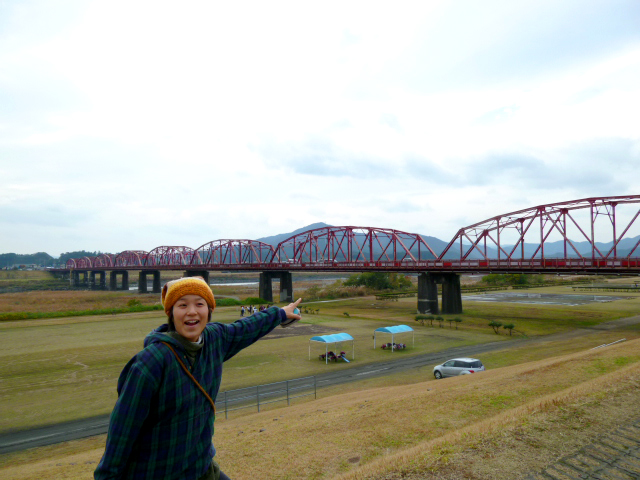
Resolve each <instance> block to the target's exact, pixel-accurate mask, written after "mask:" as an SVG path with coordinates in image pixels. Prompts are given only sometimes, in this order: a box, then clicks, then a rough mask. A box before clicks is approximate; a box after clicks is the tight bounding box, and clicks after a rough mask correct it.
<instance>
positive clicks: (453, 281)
mask: <svg viewBox="0 0 640 480" xmlns="http://www.w3.org/2000/svg"><path fill="white" fill-rule="evenodd" d="M442 277H443V282H442V313H450V314H456V313H462V290H461V289H460V275H458V274H457V273H445V274H443V275H442Z"/></svg>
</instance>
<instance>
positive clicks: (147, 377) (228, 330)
mask: <svg viewBox="0 0 640 480" xmlns="http://www.w3.org/2000/svg"><path fill="white" fill-rule="evenodd" d="M284 319H286V314H285V312H284V310H281V309H279V308H278V307H271V308H269V309H267V310H265V311H263V312H260V313H256V314H254V315H252V316H250V317H246V318H243V319H241V320H237V321H236V322H234V323H231V324H222V323H209V324H207V326H206V328H205V330H204V331H203V333H202V335H203V340H204V346H203V348H202V350H201V351H200V355H199V357H198V359H197V360H196V362H195V364H194V365H193V367H192V369H191V374H192V375H193V376H194V377H195V378H196V380H198V382H199V383H200V385H202V387H203V388H204V389H205V390H206V391H207V393H209V395H210V396H211V398H213V399H214V400H215V398H216V395H217V394H218V390H219V389H220V380H221V376H222V364H223V362H225V361H226V360H228V359H230V358H231V357H233V356H234V355H235V354H236V353H238V352H239V351H240V350H242V349H243V348H245V347H248V346H249V345H251V344H252V343H254V342H255V341H256V340H258V339H259V338H261V337H263V336H264V335H266V334H267V333H269V332H270V331H271V330H273V329H274V328H275V327H277V326H278V325H279V324H280V323H281V322H282V321H283V320H284ZM166 330H167V326H166V325H163V326H161V327H160V328H158V329H156V330H154V331H153V332H152V333H150V334H149V335H148V336H147V337H146V338H145V340H144V345H145V348H144V350H142V351H141V352H140V353H138V355H136V356H135V357H134V358H132V359H131V360H130V361H129V363H127V365H126V366H125V368H124V370H123V371H122V373H121V374H120V378H119V380H118V401H117V402H116V405H115V407H114V409H113V412H112V414H111V420H110V422H109V433H108V436H107V445H106V448H105V453H104V455H103V457H102V460H101V461H100V464H99V465H98V467H97V469H96V471H95V473H94V478H95V479H96V480H106V479H164V480H169V479H180V480H191V479H193V480H196V479H198V478H199V477H201V476H202V475H204V474H205V472H206V471H207V469H208V468H209V465H210V463H211V459H212V458H213V456H214V455H215V448H214V446H213V443H212V437H213V432H214V427H213V423H214V420H215V416H214V414H213V409H212V408H211V404H210V403H209V402H208V401H207V399H206V397H205V396H204V395H203V394H202V392H201V391H200V390H198V388H197V387H196V385H195V384H194V383H193V381H192V380H191V379H190V378H189V377H188V376H187V375H186V373H185V372H184V371H183V370H182V367H181V366H180V364H179V363H178V361H177V360H176V358H175V357H174V355H173V353H171V351H170V350H169V348H167V346H166V345H162V344H161V343H160V342H169V343H171V345H172V346H174V348H175V350H176V352H177V353H178V355H181V356H182V357H183V359H184V363H185V365H189V362H188V360H187V359H186V353H185V351H184V349H183V347H182V346H181V345H180V344H179V342H177V341H176V340H174V339H172V338H171V337H169V336H167V335H164V334H163V333H162V332H163V331H166Z"/></svg>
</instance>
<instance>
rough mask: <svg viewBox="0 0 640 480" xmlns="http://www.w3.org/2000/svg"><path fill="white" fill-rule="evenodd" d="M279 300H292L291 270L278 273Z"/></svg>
mask: <svg viewBox="0 0 640 480" xmlns="http://www.w3.org/2000/svg"><path fill="white" fill-rule="evenodd" d="M280 301H281V302H289V303H291V302H293V276H292V275H291V272H282V273H281V274H280Z"/></svg>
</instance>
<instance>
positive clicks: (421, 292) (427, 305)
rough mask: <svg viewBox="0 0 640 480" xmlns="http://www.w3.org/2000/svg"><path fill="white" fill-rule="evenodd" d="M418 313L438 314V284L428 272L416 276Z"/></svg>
mask: <svg viewBox="0 0 640 480" xmlns="http://www.w3.org/2000/svg"><path fill="white" fill-rule="evenodd" d="M418 313H431V314H432V315H438V313H440V310H439V307H438V284H437V283H436V280H435V278H434V277H433V275H432V274H430V273H421V274H420V276H419V277H418Z"/></svg>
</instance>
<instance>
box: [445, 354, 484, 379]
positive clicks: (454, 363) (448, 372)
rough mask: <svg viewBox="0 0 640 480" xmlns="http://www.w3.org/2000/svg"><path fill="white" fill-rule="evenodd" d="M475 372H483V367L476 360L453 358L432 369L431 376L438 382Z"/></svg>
mask: <svg viewBox="0 0 640 480" xmlns="http://www.w3.org/2000/svg"><path fill="white" fill-rule="evenodd" d="M476 372H484V365H483V364H482V362H481V361H480V360H478V359H477V358H453V359H451V360H447V361H446V362H444V363H443V364H441V365H436V366H435V367H433V376H434V377H436V379H438V380H439V379H441V378H444V377H455V376H457V375H468V374H470V373H476Z"/></svg>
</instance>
